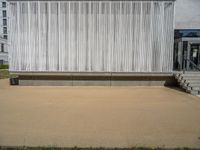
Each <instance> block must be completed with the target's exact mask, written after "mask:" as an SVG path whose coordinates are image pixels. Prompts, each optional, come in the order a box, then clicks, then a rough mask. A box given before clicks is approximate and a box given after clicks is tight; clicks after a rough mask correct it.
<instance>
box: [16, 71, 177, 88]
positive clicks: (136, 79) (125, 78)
mask: <svg viewBox="0 0 200 150" xmlns="http://www.w3.org/2000/svg"><path fill="white" fill-rule="evenodd" d="M18 77H19V85H22V86H176V85H177V82H176V79H175V77H174V76H173V74H172V73H116V72H115V73H113V72H112V73H102V72H98V73H97V72H95V73H86V72H84V73H81V72H78V73H52V72H51V73H41V72H37V73H30V72H27V73H20V74H19V73H18Z"/></svg>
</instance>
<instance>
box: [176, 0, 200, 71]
mask: <svg viewBox="0 0 200 150" xmlns="http://www.w3.org/2000/svg"><path fill="white" fill-rule="evenodd" d="M199 7H200V1H199V0H177V1H176V15H175V16H176V17H175V45H174V70H184V69H186V70H188V71H196V69H195V68H196V67H198V68H200V10H199Z"/></svg>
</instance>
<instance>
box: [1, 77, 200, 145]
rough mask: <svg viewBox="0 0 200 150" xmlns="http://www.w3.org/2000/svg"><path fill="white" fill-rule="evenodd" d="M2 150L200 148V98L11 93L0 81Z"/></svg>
mask: <svg viewBox="0 0 200 150" xmlns="http://www.w3.org/2000/svg"><path fill="white" fill-rule="evenodd" d="M0 145H4V146H22V145H25V146H67V147H71V146H80V147H89V146H92V147H100V146H101V147H133V146H151V147H156V146H160V147H193V148H195V147H196V148H200V98H199V97H195V96H192V95H188V94H186V93H184V92H181V91H178V90H174V89H170V88H166V87H44V86H43V87H22V86H21V87H19V86H12V87H10V86H8V81H7V80H0Z"/></svg>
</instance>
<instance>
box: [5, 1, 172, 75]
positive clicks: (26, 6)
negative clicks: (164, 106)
mask: <svg viewBox="0 0 200 150" xmlns="http://www.w3.org/2000/svg"><path fill="white" fill-rule="evenodd" d="M9 3H10V5H9V10H10V19H9V29H10V32H9V43H10V44H11V45H10V47H9V57H10V62H9V63H10V71H14V72H20V71H27V72H38V71H39V72H41V71H42V72H52V71H53V72H161V73H162V72H172V69H173V41H174V39H173V38H174V1H173V0H164V1H153V0H150V1H135V0H132V1H129V0H128V1H28V0H27V1H26V0H25V1H20V0H19V1H10V2H9Z"/></svg>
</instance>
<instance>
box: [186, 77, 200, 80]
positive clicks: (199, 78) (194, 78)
mask: <svg viewBox="0 0 200 150" xmlns="http://www.w3.org/2000/svg"><path fill="white" fill-rule="evenodd" d="M182 78H183V79H185V80H190V79H192V80H200V76H183V77H182Z"/></svg>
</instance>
